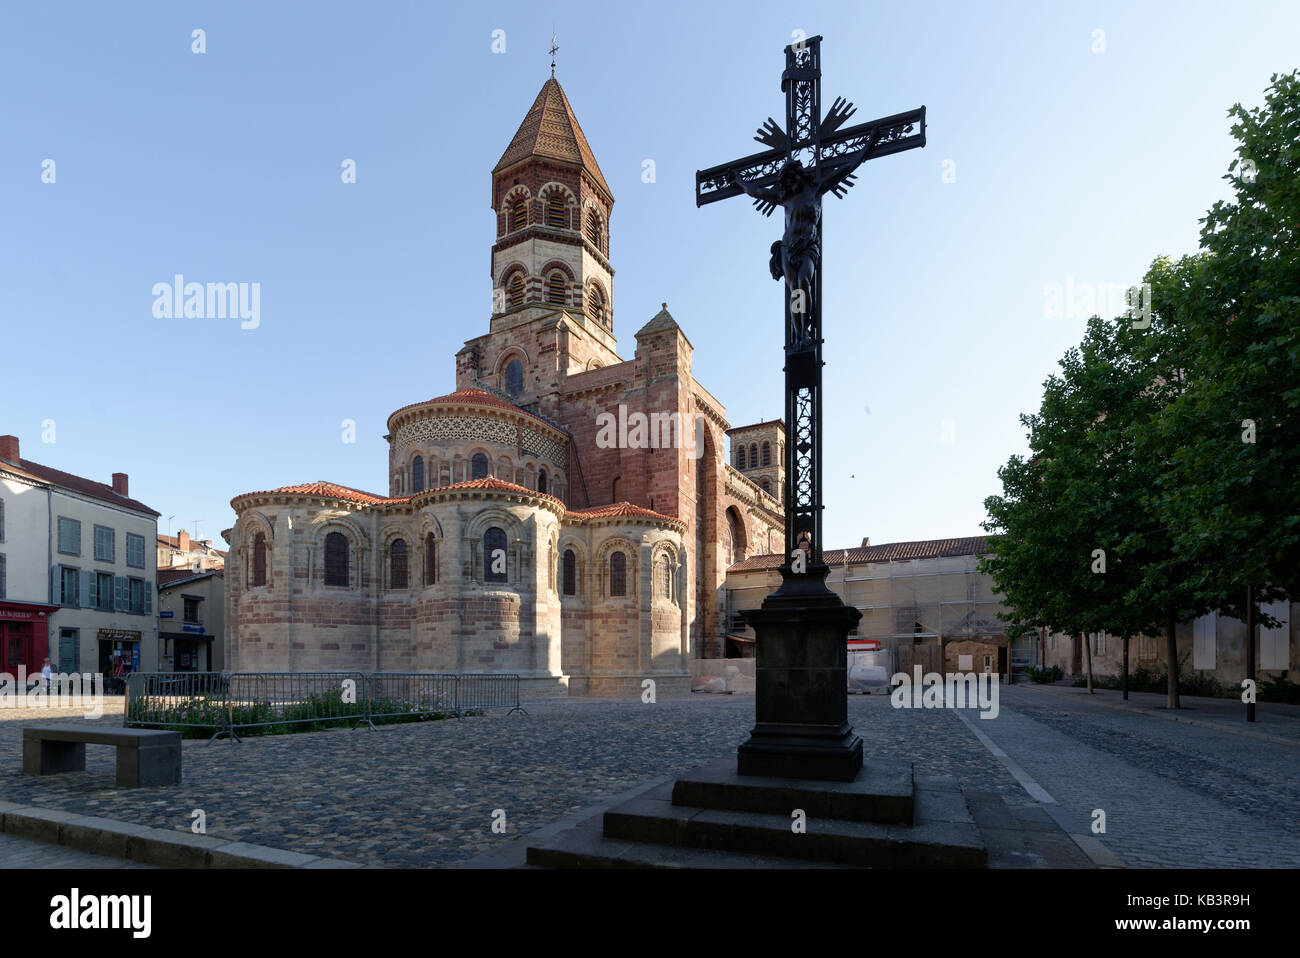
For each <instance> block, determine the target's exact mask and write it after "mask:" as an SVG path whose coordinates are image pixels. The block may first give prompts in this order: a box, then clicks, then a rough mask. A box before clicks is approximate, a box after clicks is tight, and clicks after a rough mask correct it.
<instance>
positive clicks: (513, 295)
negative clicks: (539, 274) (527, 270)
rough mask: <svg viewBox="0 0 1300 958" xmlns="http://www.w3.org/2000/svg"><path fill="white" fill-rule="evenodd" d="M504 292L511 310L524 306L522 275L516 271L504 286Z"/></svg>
mask: <svg viewBox="0 0 1300 958" xmlns="http://www.w3.org/2000/svg"><path fill="white" fill-rule="evenodd" d="M506 291H507V293H508V295H509V296H510V306H511V308H513V307H516V306H522V305H524V274H523V273H520V272H519V271H517V270H516V271H515V272H514V273H513V274H512V275H511V277H510V282H509V283H507V284H506Z"/></svg>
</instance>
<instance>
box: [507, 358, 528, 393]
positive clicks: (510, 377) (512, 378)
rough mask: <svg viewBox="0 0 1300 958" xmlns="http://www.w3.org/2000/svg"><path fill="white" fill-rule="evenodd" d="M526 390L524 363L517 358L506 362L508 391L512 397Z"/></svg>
mask: <svg viewBox="0 0 1300 958" xmlns="http://www.w3.org/2000/svg"><path fill="white" fill-rule="evenodd" d="M523 391H524V364H523V363H521V362H520V361H519V360H517V359H512V360H510V362H508V363H506V392H507V393H509V394H510V396H511V398H514V397H516V396H518V395H519V394H520V393H522V392H523Z"/></svg>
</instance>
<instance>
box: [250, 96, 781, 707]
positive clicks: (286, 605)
mask: <svg viewBox="0 0 1300 958" xmlns="http://www.w3.org/2000/svg"><path fill="white" fill-rule="evenodd" d="M491 205H492V210H493V212H494V214H495V221H496V241H495V243H494V244H493V246H492V285H493V307H492V314H491V317H490V318H489V319H488V323H487V330H486V332H485V333H483V335H480V336H477V337H475V338H473V339H471V340H469V341H468V342H466V343H465V344H464V346H463V348H461V349H460V351H459V352H457V353H456V357H455V361H456V389H455V391H454V392H451V393H449V394H447V395H445V396H436V397H434V398H432V399H424V400H422V401H419V402H414V403H412V404H410V405H407V406H403V407H402V408H400V409H398V410H396V411H394V412H393V413H392V415H391V416H389V418H388V424H387V425H388V434H387V436H385V439H386V440H387V442H388V492H387V494H378V493H370V492H363V491H361V490H358V489H351V488H348V487H345V486H341V485H337V484H335V483H331V482H325V481H318V482H307V483H299V484H295V485H286V486H282V487H280V488H278V489H271V490H267V491H263V492H247V493H243V494H241V495H238V496H236V497H235V498H234V499H232V500H231V506H232V507H233V509H234V510H235V512H236V514H237V516H238V518H237V520H236V521H235V523H234V525H233V527H232V528H230V529H229V530H227V531H226V533H224V535H225V536H226V538H227V540H228V542H229V543H230V554H229V559H228V563H227V573H226V580H227V603H228V606H227V617H226V623H227V634H228V652H227V655H228V656H229V662H230V667H231V668H232V670H235V671H318V670H319V671H326V670H328V671H334V670H360V671H440V672H441V671H448V672H510V673H517V674H519V675H520V676H521V677H522V678H523V680H524V682H525V692H524V694H526V695H542V694H557V695H564V694H570V695H601V694H627V693H631V692H639V691H640V690H641V682H642V680H643V679H644V678H654V679H655V680H656V683H657V684H658V685H659V687H660V688H661V689H662V688H668V689H672V688H685V687H687V685H688V683H689V677H690V659H692V658H700V657H706V658H708V657H716V656H720V655H722V654H723V653H724V649H725V647H726V643H725V641H724V639H725V635H726V625H727V623H726V621H725V619H726V616H725V614H724V603H723V583H724V579H725V576H726V572H727V568H728V566H730V565H732V564H733V563H736V562H739V561H741V560H743V559H745V558H746V557H749V556H755V555H760V554H764V553H781V552H783V550H784V539H783V521H784V520H783V507H782V503H781V501H780V499H781V489H782V485H783V479H784V473H783V471H782V469H783V466H782V464H783V462H784V444H785V431H784V427H783V424H782V423H781V422H780V421H773V422H766V423H755V424H751V425H747V426H740V427H736V428H732V427H730V425H729V423H728V422H727V417H726V408H725V407H724V405H723V404H722V402H721V401H720V400H719V399H718V398H716V397H715V396H713V395H712V394H711V393H710V392H709V391H708V389H706V388H705V386H704V385H703V384H701V383H700V382H699V381H697V380H696V378H695V376H694V374H693V371H692V346H691V342H690V340H689V339H688V338H687V336H686V333H685V332H684V331H683V330H682V328H681V327H680V326H679V325H678V324H677V322H676V321H675V320H674V319H673V317H672V316H671V315H670V314H669V312H668V308H667V304H666V303H665V304H664V305H663V308H662V309H660V310H659V311H658V312H657V313H654V314H653V315H650V314H651V312H652V308H647V306H648V304H631V305H630V306H629V307H628V309H629V310H631V311H634V312H635V313H638V314H639V315H641V316H642V317H646V316H650V318H649V319H648V321H645V322H643V323H642V324H641V325H640V328H639V329H637V331H636V332H635V334H634V335H633V339H634V344H633V346H632V352H631V356H630V358H624V356H621V355H620V353H619V347H618V340H617V338H616V332H617V329H618V327H617V326H616V322H615V309H614V305H615V300H614V267H613V264H612V261H611V259H610V249H611V243H610V237H611V221H612V214H613V209H614V195H613V192H612V190H611V189H610V186H609V183H608V182H606V180H605V177H604V175H603V174H602V173H601V170H600V167H599V165H598V164H597V163H596V157H595V155H594V154H593V152H592V149H591V147H590V145H589V144H588V143H587V139H586V137H585V136H584V135H583V133H582V128H581V127H580V126H579V124H578V120H577V117H576V116H575V115H574V112H573V108H572V107H571V106H570V104H569V100H568V97H567V96H566V95H565V93H564V90H563V89H562V88H561V86H560V84H559V82H558V81H557V80H556V79H555V78H554V77H553V76H552V77H551V78H550V79H548V80H547V81H546V82H545V84H544V85H543V86H542V89H541V91H540V92H539V93H538V94H537V98H536V99H535V100H534V101H533V104H532V107H531V109H529V111H528V113H527V115H526V116H525V117H524V120H523V123H522V124H521V125H520V126H519V129H518V130H517V131H516V132H515V134H514V136H513V137H512V138H511V140H510V142H509V144H508V145H507V146H506V149H505V152H504V153H503V154H502V155H501V158H500V160H499V161H498V162H497V164H496V166H495V167H493V169H492V204H491ZM466 298H467V299H470V300H473V299H476V298H477V297H475V296H474V294H473V290H467V291H466ZM625 350H626V347H625ZM638 414H639V415H640V417H642V420H641V421H649V422H651V423H652V424H654V425H655V426H656V427H663V428H662V429H659V428H652V429H651V432H652V433H653V434H654V435H653V436H649V437H648V436H646V435H645V432H644V431H637V430H631V431H629V430H619V431H618V440H617V441H613V442H611V441H608V435H609V433H610V432H611V431H610V430H605V434H604V435H602V434H601V432H600V430H601V425H602V423H608V422H609V421H610V417H615V418H617V419H618V420H619V421H620V422H625V421H627V420H628V419H629V418H632V419H634V420H635V418H636V416H637V415H638ZM728 439H730V440H731V446H732V452H731V454H730V455H728V451H727V440H728ZM660 440H662V441H660Z"/></svg>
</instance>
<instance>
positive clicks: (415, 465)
mask: <svg viewBox="0 0 1300 958" xmlns="http://www.w3.org/2000/svg"><path fill="white" fill-rule="evenodd" d="M411 491H412V492H424V457H423V456H416V457H415V458H414V459H412V460H411Z"/></svg>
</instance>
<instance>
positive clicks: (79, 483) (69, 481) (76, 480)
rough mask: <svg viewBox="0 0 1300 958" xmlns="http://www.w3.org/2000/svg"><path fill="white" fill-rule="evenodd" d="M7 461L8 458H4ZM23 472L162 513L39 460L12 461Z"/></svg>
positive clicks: (116, 502)
mask: <svg viewBox="0 0 1300 958" xmlns="http://www.w3.org/2000/svg"><path fill="white" fill-rule="evenodd" d="M5 461H6V462H8V460H5ZM14 465H15V466H17V467H19V469H21V470H22V471H23V472H26V473H27V474H28V475H29V476H35V477H36V478H37V479H41V480H44V481H45V482H49V483H53V484H54V485H56V486H62V487H63V488H64V489H68V490H71V491H72V492H79V493H81V494H82V495H83V496H89V497H90V498H92V499H99V500H100V501H101V502H110V503H112V504H113V505H115V506H122V507H123V508H126V509H133V510H135V511H136V512H144V513H148V514H149V515H151V516H154V517H155V518H157V517H158V516H160V515H162V513H160V512H158V511H157V510H155V509H150V508H149V507H148V506H146V505H145V504H144V503H143V502H141V501H139V500H138V499H131V498H129V497H128V496H119V495H118V494H117V493H116V492H114V491H113V487H112V486H110V485H107V484H105V483H102V482H95V480H93V479H83V478H82V477H81V476H74V475H73V474H72V473H70V472H63V471H62V470H60V469H51V468H50V467H49V466H42V465H41V464H40V463H39V462H32V461H31V460H30V459H19V460H18V461H17V462H15V463H14Z"/></svg>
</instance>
